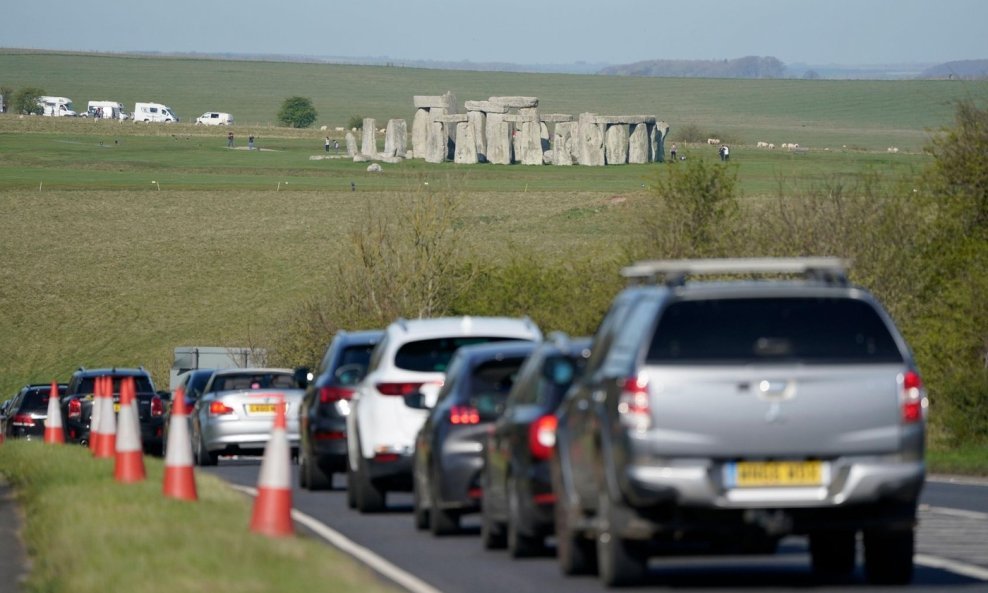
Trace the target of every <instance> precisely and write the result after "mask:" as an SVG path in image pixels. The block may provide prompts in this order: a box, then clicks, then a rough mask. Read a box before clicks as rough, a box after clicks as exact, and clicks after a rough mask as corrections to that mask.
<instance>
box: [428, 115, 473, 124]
mask: <svg viewBox="0 0 988 593" xmlns="http://www.w3.org/2000/svg"><path fill="white" fill-rule="evenodd" d="M432 121H439V122H443V123H444V124H458V123H460V122H464V121H467V114H466V113H448V114H445V115H435V116H433V117H432Z"/></svg>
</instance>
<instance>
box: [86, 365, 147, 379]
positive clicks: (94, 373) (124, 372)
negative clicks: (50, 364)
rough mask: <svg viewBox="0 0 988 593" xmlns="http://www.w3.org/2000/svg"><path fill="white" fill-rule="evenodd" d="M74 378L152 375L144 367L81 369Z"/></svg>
mask: <svg viewBox="0 0 988 593" xmlns="http://www.w3.org/2000/svg"><path fill="white" fill-rule="evenodd" d="M72 374H73V375H74V376H79V377H102V376H104V375H115V376H120V377H127V376H132V377H143V376H148V377H150V376H151V374H150V373H148V371H147V370H146V369H144V368H143V367H139V368H133V367H110V368H101V369H84V368H80V369H79V370H77V371H76V372H74V373H72Z"/></svg>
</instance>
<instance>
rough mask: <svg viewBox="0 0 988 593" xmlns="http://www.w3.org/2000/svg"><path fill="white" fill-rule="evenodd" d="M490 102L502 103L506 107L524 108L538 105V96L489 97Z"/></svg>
mask: <svg viewBox="0 0 988 593" xmlns="http://www.w3.org/2000/svg"><path fill="white" fill-rule="evenodd" d="M488 100H489V101H490V102H491V103H497V104H499V105H503V106H505V107H507V108H508V109H524V108H526V107H538V106H539V98H538V97H491V98H490V99H488Z"/></svg>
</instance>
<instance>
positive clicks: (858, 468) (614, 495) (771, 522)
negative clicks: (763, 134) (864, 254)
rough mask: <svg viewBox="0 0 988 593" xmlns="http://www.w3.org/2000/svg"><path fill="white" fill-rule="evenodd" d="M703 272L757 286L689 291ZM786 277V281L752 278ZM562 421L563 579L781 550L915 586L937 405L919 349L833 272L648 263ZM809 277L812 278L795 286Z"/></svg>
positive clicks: (623, 575)
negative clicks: (789, 542) (791, 548)
mask: <svg viewBox="0 0 988 593" xmlns="http://www.w3.org/2000/svg"><path fill="white" fill-rule="evenodd" d="M699 274H718V275H721V276H722V277H723V275H725V274H732V275H738V274H740V275H744V276H745V277H746V278H749V279H744V280H737V281H717V282H687V281H686V279H687V278H689V277H691V276H695V275H699ZM765 274H772V275H778V274H784V275H786V276H787V278H786V279H765V278H764V277H763V278H762V279H754V280H752V279H750V278H751V277H752V275H754V276H756V277H759V276H764V275H765ZM626 275H628V276H630V277H633V278H635V279H637V280H639V281H643V282H644V283H645V285H643V286H637V287H632V288H629V289H627V290H626V291H625V292H623V293H622V294H621V295H620V296H619V297H618V298H617V299H616V301H615V303H614V305H613V307H612V309H611V311H610V312H609V313H608V315H607V316H606V317H605V319H604V320H603V322H602V324H601V326H600V328H599V329H598V332H597V334H596V335H595V337H594V343H593V346H592V351H593V353H592V355H591V358H590V360H589V361H588V364H587V368H586V370H585V372H584V374H583V375H582V377H581V378H580V379H579V380H578V381H577V382H576V383H575V384H574V386H573V388H572V389H571V390H570V392H569V394H568V397H567V399H566V401H565V402H564V403H563V405H562V406H561V408H560V410H559V412H558V416H559V427H558V432H557V451H556V452H557V455H556V456H555V458H554V460H555V462H554V465H553V486H554V489H555V490H556V492H557V496H558V498H557V505H556V510H557V512H556V535H557V540H558V552H559V559H560V564H561V566H562V568H563V570H564V572H568V573H574V572H583V571H588V570H592V569H593V568H594V564H595V562H596V564H597V565H598V568H599V572H600V576H601V578H602V580H603V581H604V582H605V584H608V585H619V584H627V583H631V582H635V581H637V580H639V579H640V578H641V577H642V576H644V574H645V572H646V560H647V558H648V556H649V555H650V554H652V553H653V552H655V551H656V550H657V549H662V548H666V547H676V546H678V545H682V544H687V545H691V546H703V547H702V548H700V549H710V550H712V551H716V550H722V549H737V550H739V551H742V552H745V551H747V552H771V551H773V550H774V548H775V544H776V542H777V541H778V539H779V538H781V537H783V536H786V535H790V534H793V535H806V536H808V537H809V543H810V556H811V559H812V566H813V569H814V572H816V573H817V574H820V575H821V576H825V577H826V578H847V577H849V576H850V575H851V574H852V573H853V571H854V568H855V562H856V542H857V535H858V533H861V534H862V536H863V537H862V539H863V542H864V568H865V575H866V577H867V579H868V580H869V581H871V582H876V583H905V582H908V581H909V580H910V579H911V577H912V570H913V547H914V535H913V534H914V529H915V524H916V507H917V500H918V497H919V494H920V491H921V489H922V486H923V482H924V476H925V465H924V440H925V436H924V435H925V416H926V410H925V409H926V396H925V390H924V388H923V384H922V381H921V379H920V376H919V374H918V371H917V369H916V365H915V363H914V361H913V358H912V355H911V353H910V350H909V348H908V347H907V346H906V343H905V341H904V340H903V338H902V336H901V335H900V334H899V332H898V331H897V330H896V328H895V326H894V324H893V323H892V321H891V319H890V318H889V316H888V315H887V314H886V313H885V311H884V310H883V309H882V307H881V306H880V305H879V304H878V302H877V301H876V299H875V298H874V297H873V296H872V295H871V294H869V293H868V292H867V291H866V290H864V289H862V288H860V287H857V286H853V285H851V284H850V283H848V282H847V280H846V276H845V273H844V270H843V266H842V263H841V262H840V261H837V260H833V259H830V258H809V259H795V260H761V259H756V260H707V261H681V262H646V263H643V264H638V265H636V266H633V267H632V268H629V269H627V270H626ZM793 275H800V276H802V277H803V278H802V279H793V278H792V276H793Z"/></svg>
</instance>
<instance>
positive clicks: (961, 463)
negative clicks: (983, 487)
mask: <svg viewBox="0 0 988 593" xmlns="http://www.w3.org/2000/svg"><path fill="white" fill-rule="evenodd" d="M926 464H927V468H928V470H929V472H930V473H933V474H958V475H965V476H988V445H967V446H961V447H957V448H953V449H930V450H928V451H927V452H926Z"/></svg>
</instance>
